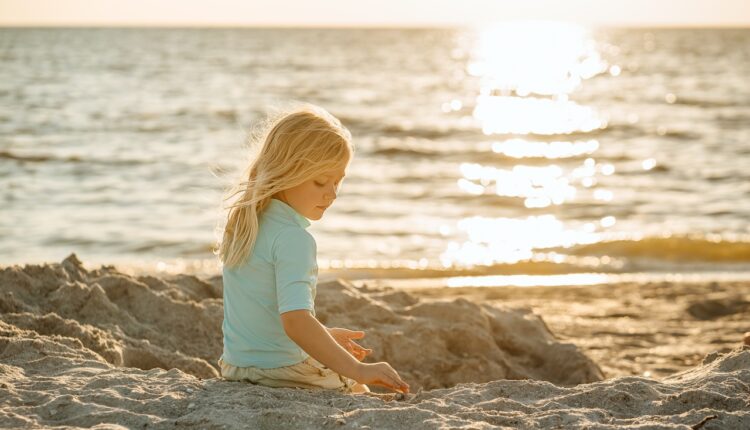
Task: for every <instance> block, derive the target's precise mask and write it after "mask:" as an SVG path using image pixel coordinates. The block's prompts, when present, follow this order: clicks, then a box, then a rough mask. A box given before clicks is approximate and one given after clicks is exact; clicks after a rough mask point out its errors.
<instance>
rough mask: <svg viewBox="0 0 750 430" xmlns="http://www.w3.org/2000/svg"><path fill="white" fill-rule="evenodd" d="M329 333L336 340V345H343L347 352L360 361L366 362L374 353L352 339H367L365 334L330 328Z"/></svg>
mask: <svg viewBox="0 0 750 430" xmlns="http://www.w3.org/2000/svg"><path fill="white" fill-rule="evenodd" d="M328 333H330V334H331V337H333V338H334V339H335V340H336V343H338V344H339V345H341V346H342V347H343V348H344V349H345V350H347V351H349V353H350V354H351V355H353V356H354V358H356V359H357V360H359V361H362V360H364V358H365V357H367V356H368V355H369V354H371V353H372V350H371V349H368V348H363V347H362V346H361V345H359V344H357V343H356V342H354V341H353V340H352V339H362V338H363V337H365V332H363V331H354V330H347V329H345V328H338V327H334V328H329V329H328Z"/></svg>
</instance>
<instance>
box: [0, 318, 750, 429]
mask: <svg viewBox="0 0 750 430" xmlns="http://www.w3.org/2000/svg"><path fill="white" fill-rule="evenodd" d="M0 351H2V353H0V363H2V364H0V393H2V394H1V395H0V401H1V402H2V407H0V427H3V428H11V427H40V426H44V427H50V426H66V427H92V426H99V425H101V426H106V427H108V428H114V427H117V428H122V427H118V426H124V427H127V428H157V429H159V428H174V427H186V428H240V427H242V428H269V429H270V428H279V426H285V427H290V428H320V429H323V428H331V427H335V428H382V429H401V428H413V429H422V428H458V427H461V428H496V427H506V428H519V427H520V428H582V427H585V426H591V425H596V426H598V427H599V428H624V427H629V428H688V427H686V426H695V425H698V424H699V423H702V422H703V423H705V424H706V426H705V428H722V429H746V428H750V404H748V386H750V348H745V349H744V350H743V349H737V350H734V351H732V352H731V353H729V354H726V355H719V354H715V355H713V356H709V357H707V359H706V363H705V364H704V365H702V366H700V367H698V368H695V369H693V370H690V371H687V372H683V373H681V374H678V375H675V376H674V377H671V378H668V379H667V380H665V381H663V382H658V381H654V380H651V379H646V378H638V377H626V378H618V379H614V380H609V381H604V382H596V383H592V384H581V385H578V386H576V387H572V388H564V387H559V386H556V385H553V384H551V383H549V382H544V381H531V380H524V381H512V380H504V381H493V382H488V383H485V384H473V383H472V384H460V385H458V386H456V387H453V388H447V389H439V390H432V391H424V392H420V393H418V394H417V395H415V396H410V398H408V399H407V400H405V401H391V402H384V401H383V400H382V399H378V398H372V397H367V396H352V395H343V394H338V393H335V392H333V391H323V390H315V391H313V390H302V389H288V388H279V389H273V388H265V387H260V386H255V385H251V384H247V383H241V382H227V381H223V380H221V379H218V378H211V379H204V380H201V379H198V378H196V377H195V376H193V375H189V374H187V373H184V372H182V371H180V370H179V369H171V370H168V371H167V370H163V369H152V370H147V371H146V370H140V369H135V368H122V367H115V366H113V365H112V364H110V363H109V362H108V361H106V360H105V359H104V358H103V357H102V356H100V355H99V354H97V353H95V352H93V351H91V350H90V349H88V348H87V347H85V346H84V345H83V343H82V342H81V341H79V340H78V339H73V338H70V337H65V336H60V335H41V334H38V333H37V332H35V331H31V330H22V329H19V328H17V327H14V326H12V325H10V324H7V323H4V322H0Z"/></svg>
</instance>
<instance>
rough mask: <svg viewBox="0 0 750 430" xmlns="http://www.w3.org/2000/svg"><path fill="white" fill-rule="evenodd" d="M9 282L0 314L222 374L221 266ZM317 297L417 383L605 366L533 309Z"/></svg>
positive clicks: (127, 354) (7, 273) (161, 361)
mask: <svg viewBox="0 0 750 430" xmlns="http://www.w3.org/2000/svg"><path fill="white" fill-rule="evenodd" d="M0 290H1V291H2V294H0V312H1V313H0V320H2V321H4V322H5V323H7V324H8V326H11V327H15V328H17V329H21V330H25V331H24V333H27V332H26V331H28V332H30V333H34V334H36V335H43V336H52V337H55V336H56V337H55V338H66V339H68V340H77V341H78V342H79V343H80V344H81V345H82V346H83V347H84V348H85V349H86V350H87V351H89V352H90V353H91V354H95V355H96V356H98V357H100V358H101V360H102V361H104V362H107V363H109V364H112V365H114V366H120V367H135V368H139V369H142V370H149V369H153V368H162V369H172V368H177V369H180V370H181V371H183V372H185V373H189V374H191V375H193V376H197V377H200V378H213V377H218V376H219V374H218V369H217V367H216V366H217V364H216V361H217V360H218V358H219V356H220V355H221V350H222V335H221V321H222V318H223V310H222V301H221V296H222V286H221V278H220V277H219V278H215V279H212V280H210V281H209V282H206V281H202V280H200V279H198V278H195V277H193V276H184V275H181V276H176V277H170V278H169V279H166V278H164V279H162V278H157V277H153V276H140V277H131V276H127V275H124V274H122V273H119V272H118V271H117V270H115V269H114V268H113V267H110V266H105V267H102V268H100V269H96V270H91V271H87V270H85V269H84V268H83V267H82V265H81V262H80V261H78V259H77V258H76V256H75V255H71V256H70V257H68V258H67V259H65V260H64V261H63V262H62V263H61V264H47V265H42V266H33V265H29V266H25V267H18V266H14V267H9V268H5V269H3V270H2V272H0ZM316 309H317V313H318V316H319V318H320V319H321V320H322V321H323V322H324V323H325V324H326V325H328V326H329V327H332V326H342V327H347V328H352V329H362V330H366V332H367V337H366V339H365V340H363V342H362V343H363V344H364V345H366V346H367V347H370V348H373V349H374V351H375V352H374V354H373V355H372V356H371V357H370V358H369V359H368V361H380V360H387V361H389V362H390V363H391V364H393V365H394V366H395V368H396V369H398V370H399V372H400V373H401V374H402V376H403V377H404V378H405V379H406V380H407V382H409V384H410V385H411V386H412V388H413V389H414V390H416V389H418V388H425V389H431V388H444V387H450V386H453V385H455V384H457V383H460V382H486V381H492V380H497V379H527V378H528V379H539V380H546V381H550V382H554V383H556V384H558V385H575V384H579V383H584V382H592V381H598V380H601V379H602V377H603V376H602V373H601V371H600V370H599V368H598V367H597V366H596V365H595V364H594V363H593V362H592V361H591V360H589V359H588V358H587V357H586V356H585V355H583V354H582V353H581V352H580V351H579V350H578V349H577V348H576V347H575V346H574V345H572V344H563V343H560V342H558V341H557V340H555V338H554V336H553V335H552V334H551V333H550V331H549V330H548V329H547V327H546V326H545V325H544V322H543V321H542V320H541V319H540V318H539V317H538V316H536V315H533V314H532V313H531V312H529V311H525V310H519V309H500V308H495V307H491V306H480V305H477V304H475V303H472V302H470V301H467V300H465V299H456V300H453V301H449V302H439V301H429V302H427V301H419V300H418V299H416V298H415V297H413V296H411V295H409V294H406V293H404V292H399V291H394V290H391V289H369V288H356V287H354V286H352V285H351V284H349V283H347V282H345V281H334V282H328V283H323V284H321V285H319V286H318V297H317V299H316Z"/></svg>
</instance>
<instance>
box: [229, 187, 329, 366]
mask: <svg viewBox="0 0 750 430" xmlns="http://www.w3.org/2000/svg"><path fill="white" fill-rule="evenodd" d="M309 225H310V221H308V220H307V219H306V218H305V217H303V216H301V215H299V214H298V213H297V212H296V211H295V210H294V209H293V208H291V207H290V206H288V205H287V204H286V203H284V202H282V201H280V200H277V199H271V201H270V202H269V204H268V206H267V207H266V209H265V210H264V211H263V213H262V214H261V215H260V219H259V230H258V236H257V239H256V242H255V246H254V248H253V252H252V254H250V256H249V257H248V259H247V262H246V264H243V265H240V266H238V267H234V268H227V267H225V268H224V270H223V274H224V323H223V325H222V329H223V332H224V354H223V357H224V359H225V360H226V361H228V362H230V363H233V364H235V365H237V366H243V367H244V366H255V367H260V368H264V369H267V368H273V367H281V366H289V365H292V364H295V363H298V362H300V361H303V360H305V359H306V358H307V357H308V354H307V353H305V352H304V351H303V350H302V349H301V348H300V347H299V346H298V345H297V344H296V343H294V342H293V341H292V340H291V339H289V337H288V336H287V335H286V334H285V333H284V327H283V325H282V323H281V317H280V313H283V312H286V311H289V310H297V309H308V310H310V312H312V313H313V315H315V307H314V300H315V292H316V289H315V285H316V282H317V277H318V266H317V263H316V259H315V256H316V253H317V249H316V245H315V239H314V238H313V237H312V235H310V233H308V232H307V231H306V230H305V229H306V228H307V227H308V226H309ZM277 285H278V288H277Z"/></svg>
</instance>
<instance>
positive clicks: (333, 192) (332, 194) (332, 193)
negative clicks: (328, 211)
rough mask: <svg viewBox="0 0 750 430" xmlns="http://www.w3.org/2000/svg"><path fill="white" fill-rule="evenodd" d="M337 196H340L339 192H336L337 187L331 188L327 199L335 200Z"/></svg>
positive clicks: (327, 192) (327, 193)
mask: <svg viewBox="0 0 750 430" xmlns="http://www.w3.org/2000/svg"><path fill="white" fill-rule="evenodd" d="M337 196H338V190H336V187H335V186H333V187H331V188H329V189H328V190H327V191H326V195H325V197H326V198H328V199H331V200H334V199H335V198H336V197H337Z"/></svg>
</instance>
